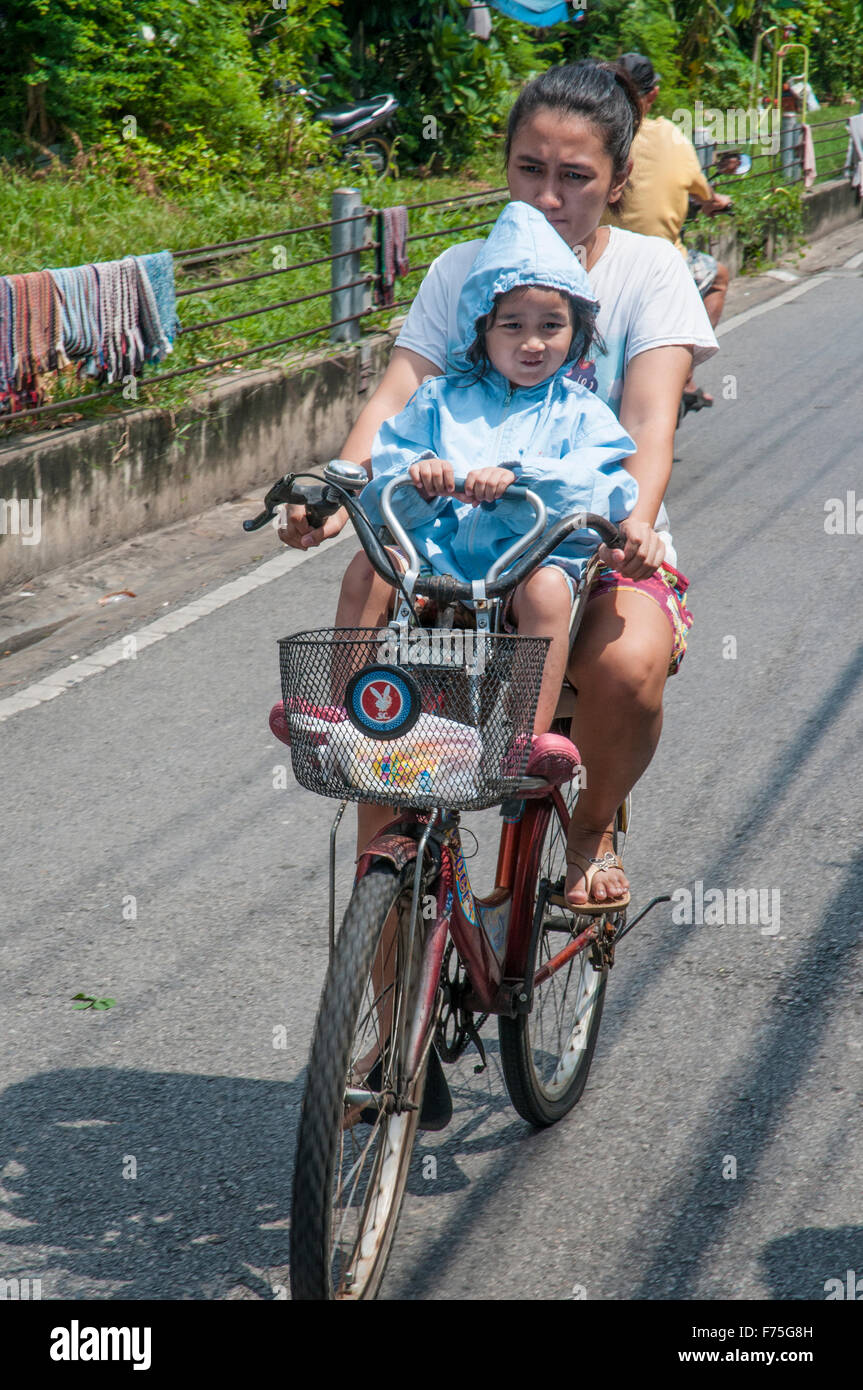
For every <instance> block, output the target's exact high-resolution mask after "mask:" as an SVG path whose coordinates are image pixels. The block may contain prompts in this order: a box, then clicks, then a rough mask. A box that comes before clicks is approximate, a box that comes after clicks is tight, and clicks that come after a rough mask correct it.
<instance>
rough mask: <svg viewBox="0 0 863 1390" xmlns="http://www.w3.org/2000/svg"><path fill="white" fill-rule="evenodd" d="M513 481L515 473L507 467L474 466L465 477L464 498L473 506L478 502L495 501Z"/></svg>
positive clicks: (477, 504) (476, 505)
mask: <svg viewBox="0 0 863 1390" xmlns="http://www.w3.org/2000/svg"><path fill="white" fill-rule="evenodd" d="M514 482H515V474H514V473H512V472H511V471H510V470H509V469H508V468H474V469H473V470H472V472H470V473H468V475H467V477H466V478H465V483H464V496H465V500H466V501H467V502H472V503H473V505H474V506H475V507H478V506H479V504H480V502H496V501H497V499H498V498H499V497H503V494H504V493H505V492H506V490H507V488H508V487H509V485H510V483H514Z"/></svg>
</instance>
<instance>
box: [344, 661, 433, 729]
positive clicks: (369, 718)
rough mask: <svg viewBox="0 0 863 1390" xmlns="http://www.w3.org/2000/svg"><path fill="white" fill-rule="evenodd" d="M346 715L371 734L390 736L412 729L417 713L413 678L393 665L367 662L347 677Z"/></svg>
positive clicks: (356, 726)
mask: <svg viewBox="0 0 863 1390" xmlns="http://www.w3.org/2000/svg"><path fill="white" fill-rule="evenodd" d="M346 704H347V710H348V718H349V719H350V721H351V723H352V724H353V725H354V727H355V728H357V729H360V730H361V731H362V733H364V734H369V735H370V736H371V737H372V738H394V737H395V736H396V735H398V734H403V733H407V731H408V729H412V728H413V726H414V724H415V723H416V721H417V719H418V718H419V713H420V692H419V687H418V686H417V683H416V681H415V680H414V679H413V677H412V676H409V675H408V674H407V673H406V672H405V671H401V670H399V668H398V667H397V666H367V667H366V669H365V670H364V671H360V672H359V673H358V674H357V675H356V676H352V677H351V679H350V680H349V681H348V687H347V691H346Z"/></svg>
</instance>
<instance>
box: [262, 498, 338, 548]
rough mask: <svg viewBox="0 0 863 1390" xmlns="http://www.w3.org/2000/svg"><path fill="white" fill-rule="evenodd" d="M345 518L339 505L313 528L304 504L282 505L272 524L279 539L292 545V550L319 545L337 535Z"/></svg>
mask: <svg viewBox="0 0 863 1390" xmlns="http://www.w3.org/2000/svg"><path fill="white" fill-rule="evenodd" d="M347 519H348V513H347V510H346V509H345V508H344V507H339V510H338V511H337V512H333V514H332V516H328V517H327V519H326V521H325V522H324V524H323V526H318V527H317V528H316V529H315V530H313V529H312V527H311V526H310V525H309V521H308V517H307V516H306V509H305V507H304V506H282V507H279V510H278V511H277V512H276V515H275V516H274V517H273V526H274V528H275V531H276V535H277V536H278V538H279V540H280V541H283V542H284V544H285V545H290V546H292V547H293V549H294V550H311V548H312V546H315V545H320V543H321V541H329V540H332V538H333V536H337V535H338V534H339V532H340V531H341V530H342V529H343V528H344V525H345V523H346V521H347Z"/></svg>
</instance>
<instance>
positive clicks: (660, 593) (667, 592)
mask: <svg viewBox="0 0 863 1390" xmlns="http://www.w3.org/2000/svg"><path fill="white" fill-rule="evenodd" d="M688 588H689V580H688V579H687V578H686V576H685V575H684V574H681V573H680V571H679V570H676V569H674V568H673V566H671V565H660V566H659V569H658V570H656V571H655V573H654V574H652V575H651V576H650V578H649V579H624V578H623V576H622V575H620V574H618V572H617V570H612V569H604V570H600V572H599V575H598V577H597V579H596V582H595V584H594V586H593V588H592V589H591V591H590V598H589V599H588V603H590V602H591V600H592V599H595V598H599V596H600V595H601V594H609V593H611V591H612V590H613V589H637V590H638V591H639V593H642V594H644V595H645V597H646V598H649V599H651V600H652V601H653V602H654V603H655V604H657V605H658V606H659V607H660V608H661V609H662V611H663V613H664V614H665V616H666V618H667V619H668V622H669V624H670V625H671V632H672V636H673V639H674V643H673V646H672V649H671V662H670V664H669V667H668V674H669V675H670V676H673V675H674V673H675V671H676V670H677V668H678V667H679V665H680V663H681V661H682V660H683V657H684V655H685V652H686V636H687V633H688V631H689V629H690V628H691V626H692V614H691V613H690V611H689V609H688V608H687V606H686V590H687V589H688Z"/></svg>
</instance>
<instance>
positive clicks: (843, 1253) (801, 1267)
mask: <svg viewBox="0 0 863 1390" xmlns="http://www.w3.org/2000/svg"><path fill="white" fill-rule="evenodd" d="M761 1258H762V1262H763V1264H764V1267H765V1269H766V1271H767V1281H768V1283H769V1285H770V1297H771V1298H819V1299H825V1298H827V1296H828V1294H829V1295H832V1297H833V1298H834V1299H847V1298H853V1299H854V1300H855V1302H856V1301H857V1300H858V1299H860V1298H863V1226H838V1227H836V1228H835V1229H834V1230H822V1229H821V1228H820V1227H818V1226H807V1227H804V1229H803V1230H801V1231H794V1232H793V1234H791V1235H789V1236H781V1237H780V1239H779V1240H774V1241H771V1242H770V1244H769V1245H767V1246H765V1248H764V1251H763V1254H762V1257H761ZM849 1271H850V1273H851V1276H852V1277H851V1278H850V1279H849V1277H848V1275H849ZM858 1279H860V1281H861V1282H860V1288H859V1290H858V1289H857V1280H858ZM829 1280H833V1281H834V1282H833V1283H832V1284H830V1283H828V1281H829ZM837 1281H838V1283H837Z"/></svg>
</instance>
